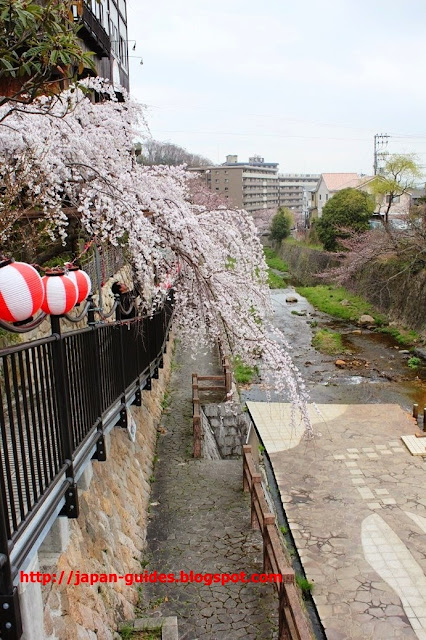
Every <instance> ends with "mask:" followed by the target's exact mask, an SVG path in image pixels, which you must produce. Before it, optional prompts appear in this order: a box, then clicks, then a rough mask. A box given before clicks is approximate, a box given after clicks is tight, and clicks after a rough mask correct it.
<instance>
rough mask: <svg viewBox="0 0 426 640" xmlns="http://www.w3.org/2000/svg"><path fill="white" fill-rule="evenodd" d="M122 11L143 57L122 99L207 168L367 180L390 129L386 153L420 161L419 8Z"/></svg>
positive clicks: (185, 2)
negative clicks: (229, 159)
mask: <svg viewBox="0 0 426 640" xmlns="http://www.w3.org/2000/svg"><path fill="white" fill-rule="evenodd" d="M127 4H128V22H129V39H130V38H132V39H133V38H134V39H136V40H137V47H136V51H130V54H131V55H133V56H141V57H142V58H143V65H142V66H141V65H140V64H139V60H138V59H137V58H132V59H131V63H132V64H131V73H130V88H131V93H132V95H133V97H135V98H137V99H138V100H139V101H141V102H143V103H145V104H146V105H148V122H149V126H150V130H151V133H152V135H153V137H154V138H156V139H158V140H168V141H171V142H175V143H176V144H179V145H181V146H183V147H185V148H186V149H187V150H188V151H191V152H193V153H200V154H202V155H205V156H207V157H208V158H210V159H211V160H212V161H213V162H215V163H221V162H224V161H225V156H226V155H227V154H228V153H231V154H238V158H239V160H241V161H244V160H247V159H248V157H249V156H251V155H254V154H258V155H261V156H262V157H264V158H265V160H266V161H269V162H279V164H280V171H281V172H303V173H322V172H329V171H330V172H332V171H336V172H337V171H343V172H346V171H356V172H363V173H371V172H372V165H373V136H374V134H375V133H388V134H391V136H392V137H391V138H390V139H389V145H388V150H389V151H390V152H404V153H409V152H417V153H418V154H419V159H420V161H421V163H422V164H424V165H426V110H425V105H426V82H425V71H426V46H425V32H426V31H425V29H426V2H425V0H368V1H367V0H358V1H357V2H354V0H302V1H301V2H300V1H299V2H298V1H296V2H289V1H288V0H263V1H260V0H215V2H203V0H154V1H151V2H146V1H142V0H128V3H127ZM130 44H131V45H132V44H133V43H130ZM402 136H404V137H402ZM422 136H423V138H422Z"/></svg>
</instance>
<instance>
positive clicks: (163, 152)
mask: <svg viewBox="0 0 426 640" xmlns="http://www.w3.org/2000/svg"><path fill="white" fill-rule="evenodd" d="M136 152H137V154H138V162H139V163H140V164H144V165H147V166H154V165H159V164H164V165H168V166H178V165H181V164H186V165H187V166H188V167H205V166H208V165H211V164H213V163H212V161H211V160H209V159H208V158H204V157H203V156H200V155H198V154H195V153H190V152H189V151H187V150H186V149H184V148H183V147H179V146H178V145H177V144H173V143H172V142H161V141H160V140H154V139H150V140H145V141H144V142H142V143H139V144H138V145H137V148H136ZM138 152H139V153H138Z"/></svg>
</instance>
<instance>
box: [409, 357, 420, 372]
mask: <svg viewBox="0 0 426 640" xmlns="http://www.w3.org/2000/svg"><path fill="white" fill-rule="evenodd" d="M421 363H422V361H421V359H420V358H417V357H416V356H412V357H411V358H409V359H408V362H407V364H408V366H409V367H410V369H417V367H419V366H420V365H421Z"/></svg>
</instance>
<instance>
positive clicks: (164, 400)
mask: <svg viewBox="0 0 426 640" xmlns="http://www.w3.org/2000/svg"><path fill="white" fill-rule="evenodd" d="M171 400H172V399H171V396H170V393H169V392H168V391H165V392H164V395H163V398H162V400H161V408H162V410H163V411H165V410H166V409H168V408H169V406H170V402H171Z"/></svg>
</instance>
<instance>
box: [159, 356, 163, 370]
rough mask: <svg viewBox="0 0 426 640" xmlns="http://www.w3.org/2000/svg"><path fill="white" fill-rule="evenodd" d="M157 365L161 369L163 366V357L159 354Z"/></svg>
mask: <svg viewBox="0 0 426 640" xmlns="http://www.w3.org/2000/svg"><path fill="white" fill-rule="evenodd" d="M158 366H159V367H160V369H162V368H163V367H164V359H163V356H161V358H160V362H159V363H158Z"/></svg>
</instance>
